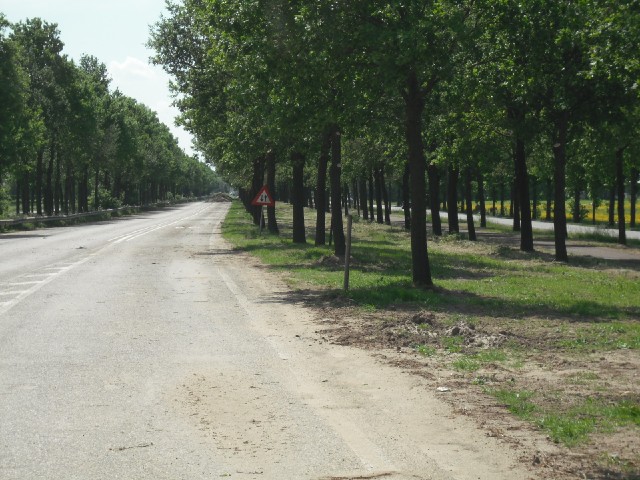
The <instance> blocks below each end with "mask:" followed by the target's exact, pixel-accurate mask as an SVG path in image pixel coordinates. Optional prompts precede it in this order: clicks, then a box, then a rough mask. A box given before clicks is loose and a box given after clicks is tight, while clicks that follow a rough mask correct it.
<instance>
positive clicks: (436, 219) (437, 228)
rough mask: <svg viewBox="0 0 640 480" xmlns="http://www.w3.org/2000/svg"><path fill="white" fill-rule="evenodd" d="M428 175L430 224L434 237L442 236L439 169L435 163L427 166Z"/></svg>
mask: <svg viewBox="0 0 640 480" xmlns="http://www.w3.org/2000/svg"><path fill="white" fill-rule="evenodd" d="M427 176H428V177H429V209H430V210H431V226H432V228H433V234H434V235H435V236H436V237H441V236H442V219H441V218H440V171H439V170H438V166H437V165H436V164H435V163H430V164H429V166H428V167H427Z"/></svg>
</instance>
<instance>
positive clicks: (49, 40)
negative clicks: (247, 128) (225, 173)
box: [0, 13, 223, 216]
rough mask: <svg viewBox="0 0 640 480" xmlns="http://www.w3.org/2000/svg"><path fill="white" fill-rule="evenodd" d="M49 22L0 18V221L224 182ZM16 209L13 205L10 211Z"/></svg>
mask: <svg viewBox="0 0 640 480" xmlns="http://www.w3.org/2000/svg"><path fill="white" fill-rule="evenodd" d="M63 47H64V44H63V42H62V40H61V39H60V31H59V30H58V27H57V25H56V24H54V23H48V22H46V21H43V20H42V19H40V18H33V19H27V20H25V21H22V22H18V23H15V24H11V23H9V22H8V21H7V20H6V18H5V17H4V15H2V13H0V215H8V214H9V213H10V212H11V211H14V212H15V213H16V214H17V215H26V214H37V215H46V216H51V215H58V214H62V213H63V214H71V213H76V212H88V211H91V210H100V209H105V208H115V207H119V206H121V205H143V204H149V203H155V202H158V201H164V200H170V199H173V198H177V197H194V196H202V195H206V194H209V193H210V192H211V191H212V190H213V189H214V188H220V187H221V186H222V183H223V182H222V181H221V180H220V179H219V177H218V176H217V175H216V174H215V172H213V171H212V169H211V168H210V167H209V166H208V165H206V164H204V163H202V162H200V161H199V160H198V159H197V158H195V157H191V156H189V155H187V154H186V153H185V152H184V151H183V150H182V149H181V148H180V146H179V145H178V141H177V139H176V138H175V137H174V136H173V135H172V134H171V132H170V130H169V128H168V127H167V126H166V125H164V124H162V123H161V122H160V121H159V119H158V117H157V114H156V113H155V112H153V111H152V110H151V109H149V108H148V107H147V106H145V105H143V104H141V103H139V102H137V101H136V100H135V99H133V98H131V97H128V96H126V95H124V94H122V93H121V92H120V91H119V90H117V89H116V90H112V89H111V88H110V81H111V80H110V78H109V75H108V71H107V68H106V66H105V65H104V64H103V63H101V62H100V61H99V60H98V59H97V58H96V57H93V56H90V55H84V56H83V57H82V58H81V59H80V61H79V62H78V63H76V62H74V61H73V60H72V59H70V58H69V57H68V56H67V55H65V54H64V53H63ZM10 203H14V204H15V209H13V208H11V207H10Z"/></svg>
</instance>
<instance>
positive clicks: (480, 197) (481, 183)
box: [477, 169, 487, 228]
mask: <svg viewBox="0 0 640 480" xmlns="http://www.w3.org/2000/svg"><path fill="white" fill-rule="evenodd" d="M477 182H478V203H479V204H480V227H481V228H487V207H486V205H485V198H484V179H483V177H482V172H481V171H480V169H478V178H477Z"/></svg>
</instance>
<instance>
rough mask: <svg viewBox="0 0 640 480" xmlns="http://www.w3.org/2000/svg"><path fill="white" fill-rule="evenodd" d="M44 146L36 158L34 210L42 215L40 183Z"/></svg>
mask: <svg viewBox="0 0 640 480" xmlns="http://www.w3.org/2000/svg"><path fill="white" fill-rule="evenodd" d="M43 177H44V147H41V148H40V150H38V157H37V160H36V188H35V190H36V212H37V213H38V215H39V216H40V215H42V184H43V183H44V178H43Z"/></svg>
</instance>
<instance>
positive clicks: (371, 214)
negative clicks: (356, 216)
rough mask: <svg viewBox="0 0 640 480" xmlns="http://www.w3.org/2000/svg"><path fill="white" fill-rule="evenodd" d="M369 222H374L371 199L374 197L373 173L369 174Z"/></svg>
mask: <svg viewBox="0 0 640 480" xmlns="http://www.w3.org/2000/svg"><path fill="white" fill-rule="evenodd" d="M368 180H369V221H370V222H373V220H374V213H373V212H374V206H373V197H374V188H373V172H371V173H370V174H369V179H368Z"/></svg>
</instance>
